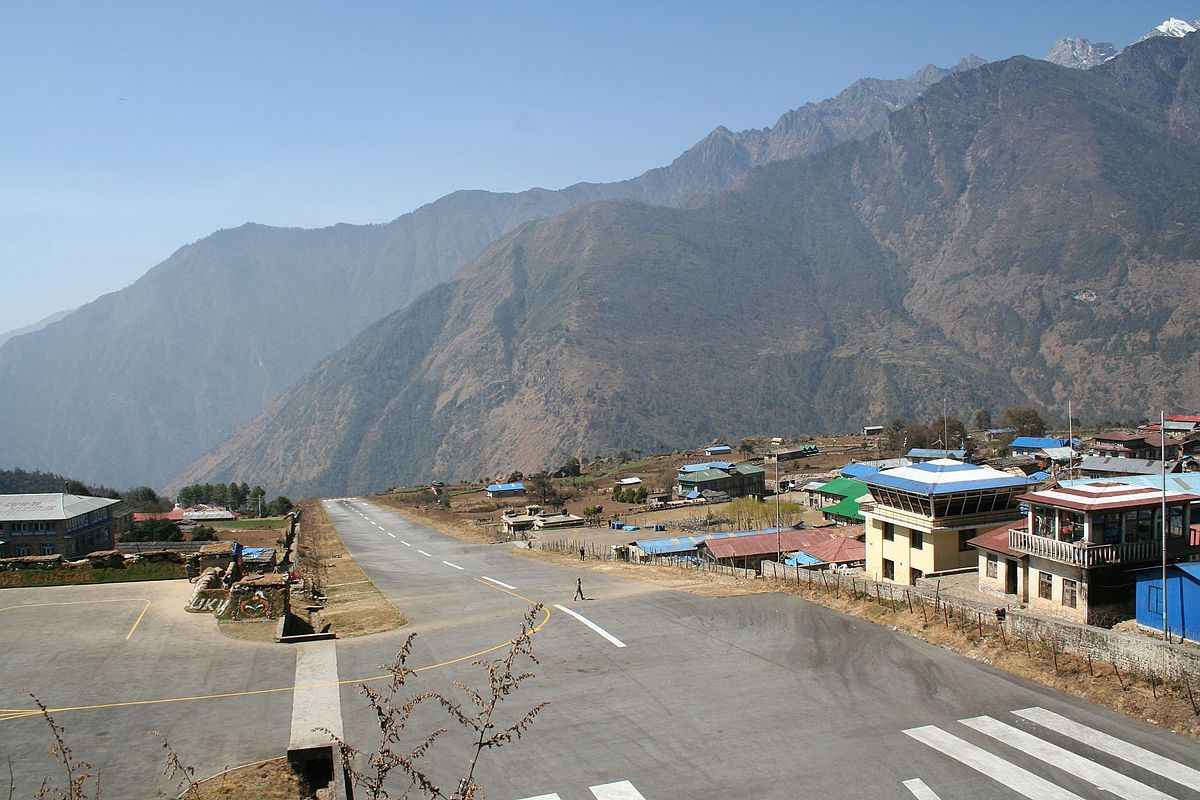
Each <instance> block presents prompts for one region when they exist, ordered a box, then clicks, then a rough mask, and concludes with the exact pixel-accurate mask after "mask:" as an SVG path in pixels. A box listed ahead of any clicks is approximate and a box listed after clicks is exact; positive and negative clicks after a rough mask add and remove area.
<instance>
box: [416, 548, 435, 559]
mask: <svg viewBox="0 0 1200 800" xmlns="http://www.w3.org/2000/svg"><path fill="white" fill-rule="evenodd" d="M417 552H418V553H420V554H421V555H423V556H429V553H426V552H425V551H424V550H418V551H417ZM429 557H430V558H433V556H429Z"/></svg>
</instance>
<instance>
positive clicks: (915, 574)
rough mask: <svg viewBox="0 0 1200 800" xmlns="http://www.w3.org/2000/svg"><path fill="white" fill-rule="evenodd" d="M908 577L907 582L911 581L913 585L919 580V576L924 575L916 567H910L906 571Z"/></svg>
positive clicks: (922, 576)
mask: <svg viewBox="0 0 1200 800" xmlns="http://www.w3.org/2000/svg"><path fill="white" fill-rule="evenodd" d="M908 577H909V583H912V584H914V585H915V584H916V582H917V581H919V580H921V578H924V577H925V573H924V572H923V571H922V570H919V569H917V568H916V567H913V568H912V569H910V570H909V571H908Z"/></svg>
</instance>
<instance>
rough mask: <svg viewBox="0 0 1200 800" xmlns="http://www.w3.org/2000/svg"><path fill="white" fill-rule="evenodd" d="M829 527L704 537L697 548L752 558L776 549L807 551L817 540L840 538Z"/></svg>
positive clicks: (789, 551)
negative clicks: (725, 536)
mask: <svg viewBox="0 0 1200 800" xmlns="http://www.w3.org/2000/svg"><path fill="white" fill-rule="evenodd" d="M830 530H834V529H831V528H826V529H819V530H800V531H795V530H786V529H785V530H784V531H782V532H781V533H779V534H778V538H776V534H774V533H757V534H755V535H753V536H737V537H730V538H727V539H705V540H704V541H703V542H701V543H700V546H699V548H697V549H700V548H703V549H706V550H708V552H709V553H710V554H711V555H712V556H713V558H752V557H754V556H765V555H774V554H775V552H776V549H777V548H778V550H780V551H783V552H786V553H791V552H794V551H796V550H803V551H805V552H808V548H809V547H812V546H813V545H815V544H817V543H818V542H827V541H829V540H830V539H835V538H840V537H838V536H837V535H836V534H833V533H830V532H829V531H830Z"/></svg>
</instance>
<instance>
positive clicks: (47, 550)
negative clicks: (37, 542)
mask: <svg viewBox="0 0 1200 800" xmlns="http://www.w3.org/2000/svg"><path fill="white" fill-rule="evenodd" d="M54 552H55V547H54V545H52V544H43V545H42V555H44V556H52V555H54Z"/></svg>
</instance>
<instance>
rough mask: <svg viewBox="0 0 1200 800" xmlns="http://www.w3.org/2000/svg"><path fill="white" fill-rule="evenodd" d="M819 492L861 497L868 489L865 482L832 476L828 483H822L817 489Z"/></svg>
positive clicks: (837, 495) (838, 495)
mask: <svg viewBox="0 0 1200 800" xmlns="http://www.w3.org/2000/svg"><path fill="white" fill-rule="evenodd" d="M817 491H818V492H820V493H821V494H831V495H834V496H836V497H850V498H855V497H862V496H863V495H864V494H866V493H867V492H868V491H870V489H869V488H868V487H867V485H866V484H865V483H863V482H862V481H860V480H856V479H854V478H834V479H833V480H831V481H829V482H828V483H825V484H822V485H821V488H820V489H817Z"/></svg>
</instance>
